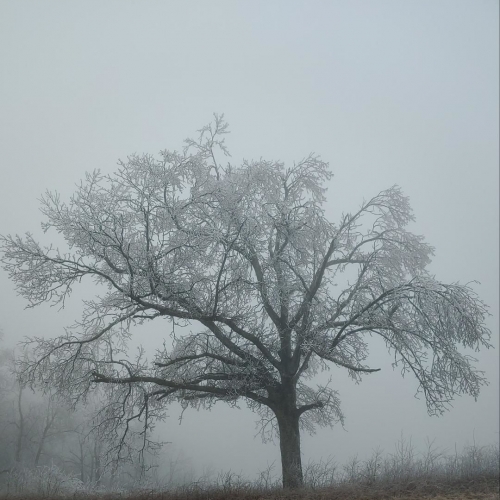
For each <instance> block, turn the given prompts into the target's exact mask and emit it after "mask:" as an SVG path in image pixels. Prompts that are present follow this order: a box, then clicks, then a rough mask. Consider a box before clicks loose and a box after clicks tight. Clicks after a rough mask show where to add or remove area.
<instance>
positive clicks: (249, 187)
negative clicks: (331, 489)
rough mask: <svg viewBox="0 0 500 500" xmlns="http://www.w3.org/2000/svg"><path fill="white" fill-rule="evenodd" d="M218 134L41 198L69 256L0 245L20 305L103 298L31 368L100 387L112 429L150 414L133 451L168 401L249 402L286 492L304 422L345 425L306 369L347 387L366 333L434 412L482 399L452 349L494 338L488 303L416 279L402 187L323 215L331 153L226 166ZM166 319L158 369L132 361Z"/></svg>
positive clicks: (21, 244)
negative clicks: (66, 193) (145, 335)
mask: <svg viewBox="0 0 500 500" xmlns="http://www.w3.org/2000/svg"><path fill="white" fill-rule="evenodd" d="M226 132H227V124H226V123H225V122H224V121H223V118H222V117H219V116H216V117H215V122H214V123H212V124H211V125H209V126H207V127H204V128H203V129H201V131H200V136H199V138H198V139H197V140H188V141H187V146H186V148H185V149H184V151H183V152H182V153H180V152H176V151H173V152H171V151H163V152H162V153H161V154H160V156H159V157H158V158H155V157H153V156H150V155H143V156H136V155H134V156H131V157H129V158H128V160H127V161H125V162H120V164H119V168H118V170H117V172H116V173H115V174H114V175H111V176H107V175H103V174H102V173H100V172H98V171H95V172H93V173H90V174H87V175H86V178H85V180H83V181H82V182H81V184H80V186H79V187H78V189H77V190H76V193H75V194H74V195H73V197H72V198H71V199H70V201H69V202H68V203H65V202H63V201H61V199H60V197H59V195H58V194H54V193H50V192H48V193H47V194H46V195H45V196H44V197H43V199H42V212H43V214H44V215H45V217H46V219H45V222H44V223H43V225H42V226H43V229H44V230H45V231H48V230H49V229H54V230H55V231H56V232H58V233H60V234H61V235H62V236H63V237H64V239H65V240H66V242H67V248H66V249H65V250H64V251H62V250H58V249H56V248H53V247H43V246H41V245H40V244H39V243H37V241H35V239H34V238H33V237H32V236H31V235H30V234H29V233H28V234H26V235H25V237H24V238H22V237H19V236H10V235H9V236H3V237H2V239H1V242H2V246H3V257H2V259H3V260H2V261H3V263H4V267H5V269H6V270H7V271H8V273H9V275H10V278H11V279H12V280H13V282H14V283H15V285H16V288H17V291H18V292H19V293H20V294H22V295H23V296H24V297H25V298H26V299H27V301H28V303H29V306H36V305H37V304H40V303H42V302H50V303H64V301H65V300H66V299H67V298H68V296H69V294H70V292H71V289H72V287H73V286H75V285H77V284H78V283H80V282H81V281H82V280H86V279H90V280H93V281H94V282H95V283H96V284H97V285H99V290H100V291H102V290H105V291H104V292H103V293H102V294H101V295H99V296H98V297H97V298H96V299H95V300H92V301H87V302H85V304H84V312H83V317H82V319H81V321H80V322H78V323H77V324H75V325H74V326H72V327H71V328H68V329H67V330H66V333H65V334H64V335H62V336H60V337H59V338H56V339H43V338H36V339H31V340H32V342H33V345H34V349H35V351H34V352H35V354H36V358H35V359H33V360H31V361H28V362H27V365H26V366H25V376H26V378H27V379H30V380H31V381H32V382H36V383H41V384H42V385H44V386H48V387H52V388H56V389H57V390H58V392H59V393H60V394H65V395H67V396H68V397H73V398H74V399H75V400H77V399H79V398H81V397H84V396H85V394H86V393H87V391H88V390H89V388H92V387H93V386H95V384H105V387H106V389H107V391H108V397H107V401H108V405H107V408H106V415H105V417H106V418H105V422H106V423H107V425H109V426H110V427H109V428H110V429H115V430H116V431H117V432H118V429H119V428H120V426H122V429H123V428H124V429H125V430H126V429H128V428H130V423H131V422H132V421H133V420H139V421H141V422H143V425H144V428H143V431H142V434H141V435H142V436H143V438H144V440H145V441H144V446H146V444H147V442H146V441H147V438H146V436H147V435H148V433H147V431H148V429H149V428H150V426H151V425H152V424H151V423H150V422H151V419H152V418H161V417H162V416H163V412H164V408H165V407H166V405H168V404H169V402H171V401H174V400H175V401H179V402H180V403H181V404H182V405H184V406H194V407H196V408H199V407H206V406H210V405H212V404H213V403H214V402H216V401H225V402H227V403H229V404H235V403H236V401H237V400H238V399H241V398H243V399H245V400H246V401H247V403H248V405H249V406H250V407H251V408H252V409H253V410H255V411H256V412H257V413H259V415H260V416H261V417H262V422H263V426H264V427H265V426H267V424H270V425H271V427H273V428H274V430H276V431H277V432H278V435H279V442H280V448H281V458H282V470H283V485H284V486H285V487H298V486H300V485H301V484H302V468H301V453H300V429H301V428H305V429H308V430H311V429H313V428H314V426H315V425H316V424H319V425H332V424H333V423H335V422H338V421H340V422H342V420H343V415H342V412H341V409H340V401H339V398H338V395H337V392H336V391H335V390H334V389H332V388H330V387H329V386H312V383H311V382H309V383H308V382H307V381H308V379H310V378H311V377H312V376H313V375H314V374H316V373H317V372H318V371H321V370H324V369H325V368H327V367H328V366H329V365H336V366H338V367H342V368H345V369H346V370H348V373H349V375H350V376H351V377H352V378H353V379H355V380H360V378H361V377H362V375H363V374H370V373H372V372H376V371H377V368H371V367H369V366H367V365H366V359H367V356H368V343H367V338H369V337H374V338H378V339H380V341H381V342H383V343H384V344H385V345H386V347H387V349H388V350H389V351H390V352H391V353H392V355H393V357H394V365H395V366H398V367H400V368H401V370H402V373H403V374H404V373H406V372H411V373H413V375H414V376H415V377H416V378H417V380H418V383H419V391H421V392H422V393H423V395H424V396H425V400H426V402H427V407H428V411H429V413H430V414H436V413H437V414H439V413H441V412H443V411H444V410H445V409H446V408H447V406H448V404H449V402H450V401H451V400H452V398H453V397H454V396H455V395H456V394H463V393H466V394H470V395H472V396H473V397H477V396H478V394H479V390H480V387H481V385H482V384H483V383H484V382H485V380H484V377H483V374H482V372H480V371H478V370H477V369H476V368H475V367H474V360H473V359H472V358H471V357H469V356H468V355H466V354H465V352H466V350H463V349H461V348H462V347H465V348H471V349H478V348H479V347H481V346H486V347H487V346H489V344H488V340H489V337H490V332H489V331H488V330H487V329H486V328H485V326H484V319H485V315H486V314H487V312H486V306H485V305H484V304H483V302H481V301H480V300H479V298H478V297H477V296H476V294H475V293H474V292H473V290H472V289H471V288H470V287H469V286H464V285H459V284H456V283H455V284H443V283H440V282H439V281H436V279H435V278H434V277H433V276H432V275H430V274H429V273H428V272H427V271H426V265H427V264H428V263H429V261H430V256H431V255H432V248H431V247H430V246H429V245H427V244H426V243H425V242H424V240H423V238H422V237H421V236H415V235H414V234H412V233H410V232H408V231H407V230H406V227H407V225H408V223H409V222H410V221H412V220H413V216H412V211H411V209H410V205H409V203H408V198H406V197H405V196H403V194H402V193H401V190H400V189H399V188H398V187H396V186H395V187H391V188H389V189H387V190H386V191H382V192H381V193H379V194H378V195H376V196H375V197H373V198H371V199H369V200H368V201H365V202H363V203H362V204H361V206H360V207H359V210H357V211H356V212H355V213H345V214H343V215H341V216H340V220H339V221H338V222H337V223H334V222H331V221H330V220H328V219H327V218H326V216H325V212H324V208H323V205H324V202H325V200H326V197H325V196H326V188H325V186H326V184H327V181H329V180H330V178H331V173H330V171H329V168H328V164H327V163H325V162H323V161H321V159H320V158H319V157H317V156H314V155H310V156H308V157H307V158H305V159H303V160H301V161H299V162H298V163H295V164H294V165H293V166H289V167H287V166H285V165H284V164H283V163H280V162H273V161H264V160H259V161H252V162H247V161H244V162H243V163H242V164H241V165H240V166H236V165H232V164H230V163H228V164H226V165H225V166H224V165H223V164H222V163H221V162H220V161H218V160H217V159H216V156H217V154H219V153H220V152H222V153H223V154H225V155H228V152H227V150H226V147H225V144H224V138H223V135H224V134H225V133H226ZM336 285H342V286H339V287H337V286H336ZM161 318H167V319H169V320H170V322H169V323H165V332H166V333H165V335H166V337H167V331H169V330H170V325H171V326H173V327H175V326H177V327H178V328H177V329H175V330H174V331H175V334H174V335H173V336H172V342H171V343H170V341H168V339H166V340H165V342H164V343H163V345H160V346H159V347H158V350H157V351H156V356H155V358H154V360H152V361H151V362H149V361H148V360H147V359H146V358H145V356H144V354H143V352H142V351H140V352H139V355H138V356H137V357H135V358H133V357H131V356H130V355H128V354H127V349H126V346H127V340H128V339H129V337H130V335H132V334H133V333H134V326H135V325H137V324H140V323H142V322H145V321H151V320H157V319H158V320H159V319H161ZM179 327H186V328H184V329H182V328H180V329H179ZM266 428H269V427H266ZM118 451H119V450H118Z"/></svg>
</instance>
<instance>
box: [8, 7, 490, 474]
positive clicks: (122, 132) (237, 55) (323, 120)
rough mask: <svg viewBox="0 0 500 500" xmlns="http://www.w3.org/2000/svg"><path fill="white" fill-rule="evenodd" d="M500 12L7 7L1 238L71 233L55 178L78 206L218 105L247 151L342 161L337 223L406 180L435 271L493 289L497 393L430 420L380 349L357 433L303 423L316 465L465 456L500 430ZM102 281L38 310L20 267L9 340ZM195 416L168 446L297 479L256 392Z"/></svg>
mask: <svg viewBox="0 0 500 500" xmlns="http://www.w3.org/2000/svg"><path fill="white" fill-rule="evenodd" d="M498 11H499V4H498V1H497V0H470V1H461V0H450V1H447V0H440V1H439V2H436V1H434V0H429V1H425V0H418V1H409V0H408V1H401V0H393V1H384V0H378V1H377V2H370V1H367V0H365V1H356V0H343V1H335V0H329V1H326V0H325V1H314V0H307V1H298V0H293V1H290V0H286V1H278V0H271V1H257V0H251V1H250V0H247V1H238V0H230V1H229V0H228V1H222V0H212V1H180V0H179V1H148V0H146V1H140V2H139V1H135V2H132V1H126V0H120V1H110V0H107V1H104V2H103V1H89V0H86V1H85V2H63V1H57V2H54V1H50V0H45V1H43V2H35V1H31V2H26V1H22V0H15V1H14V0H12V1H5V0H0V168H1V181H0V233H2V234H7V233H19V234H23V233H25V232H26V231H30V232H32V233H33V234H34V235H35V236H36V237H37V238H40V239H41V240H42V241H44V242H50V241H57V242H60V239H59V238H58V237H57V236H54V235H51V234H48V235H45V236H43V233H42V231H41V228H40V222H41V220H42V216H41V214H40V212H39V210H38V208H39V202H38V199H39V198H40V196H41V194H42V193H43V192H44V191H45V190H46V189H50V190H57V191H58V192H60V193H61V196H62V197H63V198H69V197H70V195H71V194H72V192H73V191H74V186H75V184H76V183H77V182H78V181H79V180H80V179H81V178H82V177H83V176H84V173H85V172H86V171H91V170H94V169H97V168H99V169H101V170H103V171H105V172H112V171H113V170H115V168H116V162H117V160H118V159H119V158H126V156H127V155H129V154H132V153H143V152H147V153H153V154H156V153H158V152H159V151H160V150H161V149H165V148H166V149H180V148H182V146H183V140H184V139H185V138H186V137H189V136H194V135H195V134H196V130H197V129H199V128H200V127H201V126H203V125H204V124H206V123H208V122H209V121H210V120H211V118H212V113H213V112H218V113H225V117H226V119H227V121H228V122H229V123H230V128H231V135H230V136H228V137H227V139H226V142H227V145H228V147H229V149H230V151H231V153H232V160H231V161H233V162H235V163H238V162H240V161H241V160H242V159H243V158H247V159H251V158H255V159H258V158H260V157H262V158H265V159H273V160H277V159H281V160H283V161H285V162H292V161H293V160H299V159H301V158H303V157H304V156H306V155H307V154H308V153H310V152H312V151H314V152H316V153H318V154H320V155H321V157H322V158H323V159H324V160H325V161H328V162H330V165H331V168H332V170H333V172H334V178H333V180H332V181H331V184H330V186H329V191H328V204H327V216H328V217H329V218H330V219H331V220H333V221H338V220H339V219H340V216H341V213H342V211H350V210H354V209H355V208H356V207H357V206H358V205H359V204H360V203H361V202H362V200H363V198H369V197H371V196H373V195H375V194H377V193H378V192H379V191H381V190H382V189H385V188H388V187H390V186H392V185H393V184H398V185H400V186H401V188H402V189H403V192H404V193H405V194H407V195H409V196H410V200H411V204H412V207H413V209H414V212H415V215H416V222H415V223H414V224H413V225H412V230H413V231H414V232H415V233H418V234H423V235H425V237H426V240H427V241H428V242H429V243H430V244H431V245H433V246H434V247H435V248H436V252H435V258H434V260H433V262H432V264H431V266H430V269H431V272H432V273H434V274H436V276H437V278H438V279H440V280H441V281H444V282H455V281H459V282H460V283H466V282H469V281H472V280H477V281H479V282H480V283H481V284H480V285H479V284H478V285H474V289H475V290H476V291H477V292H478V293H479V294H480V296H481V298H482V299H483V300H484V301H485V302H486V303H487V304H488V305H489V306H490V312H491V317H490V318H489V320H488V326H489V327H490V328H491V330H492V333H493V344H494V345H495V349H494V350H490V351H486V352H480V353H478V354H476V356H477V358H478V359H479V363H480V365H481V367H482V368H483V369H484V371H485V373H486V376H487V377H488V379H489V380H490V386H489V387H487V388H485V389H483V392H482V394H481V396H480V398H479V400H478V401H477V402H476V403H475V402H474V401H473V400H472V399H471V398H466V397H464V398H460V399H459V400H457V401H456V402H455V404H454V409H453V410H452V411H451V412H449V413H447V414H446V415H444V416H443V417H441V418H436V417H432V418H431V417H428V416H427V412H426V406H425V402H424V401H423V400H417V399H415V398H414V394H415V391H416V388H417V384H416V382H415V380H414V379H413V378H411V377H410V376H407V377H406V378H405V379H402V378H401V376H400V375H399V373H398V372H393V370H392V367H391V359H390V358H389V356H388V355H386V354H385V353H384V351H383V349H380V348H379V347H377V345H375V346H374V349H373V354H372V357H371V358H370V361H371V363H372V364H376V365H377V367H380V368H382V371H381V372H379V373H376V374H373V375H371V376H367V377H365V379H364V382H363V383H362V384H360V385H355V384H354V383H353V382H352V381H350V380H348V378H347V376H346V374H345V373H344V371H342V370H340V369H337V368H334V369H332V371H331V372H330V373H329V374H328V375H331V377H332V385H333V387H334V388H335V389H337V390H338V391H339V393H340V397H341V399H342V401H343V410H344V413H345V416H346V425H345V429H342V427H341V426H337V427H335V428H333V429H329V428H327V429H320V430H319V431H318V432H317V434H316V435H315V436H312V437H309V436H308V435H307V434H304V435H303V441H302V443H303V445H302V449H303V453H304V461H305V463H307V461H308V460H309V459H315V460H318V459H320V458H321V457H325V458H326V457H327V456H329V455H333V456H334V457H335V458H336V460H337V461H338V462H343V461H345V460H346V459H347V458H348V457H350V456H352V455H354V454H358V455H359V456H360V457H361V458H363V457H366V456H367V455H368V454H370V452H371V451H372V450H373V449H374V448H376V447H377V446H380V447H382V448H383V449H385V450H386V451H388V452H390V451H392V449H393V446H394V443H395V442H396V440H397V439H398V438H399V437H400V435H401V433H403V434H404V435H405V436H406V437H407V438H410V437H412V439H413V442H414V443H415V444H416V445H417V446H420V445H422V444H423V443H424V441H425V438H426V437H429V438H430V439H433V438H437V444H438V445H441V447H442V448H445V449H448V450H450V451H452V450H453V449H454V446H455V444H457V446H458V447H461V446H463V445H464V444H466V443H467V442H469V443H470V442H472V439H473V436H474V437H475V439H476V441H477V442H478V443H479V444H488V443H491V442H495V441H498V437H499V435H498V419H499V400H498V391H499V382H498V380H499V374H498V365H499V363H498V352H499V351H498V345H499V342H498V325H499V311H498V302H499V297H498V289H499V249H498V241H499V214H498V198H499V196H498V180H499V179H498V162H499V139H498V136H499V130H498V129H499V127H498V123H499V122H498V117H499V100H498V91H499V85H498V83H499V82H498V75H499V62H498V61H499V54H498V41H499V40H498V38H499V26H498V18H499V12H498ZM92 292H93V288H92V286H91V285H88V286H87V285H85V286H83V287H82V288H81V289H80V290H77V289H75V293H74V296H73V298H72V300H71V301H70V302H69V303H68V304H67V307H66V308H65V310H63V311H58V310H57V308H50V307H49V306H45V305H44V306H39V307H38V308H36V309H30V310H24V306H25V305H26V304H25V302H24V299H21V298H19V297H17V296H16V295H15V292H14V289H13V286H12V284H11V283H10V282H9V280H8V278H7V275H6V274H5V273H4V272H3V271H1V273H0V328H2V330H3V331H4V341H3V343H2V344H0V347H1V346H2V345H3V346H12V345H14V343H15V342H16V341H18V340H20V339H22V337H23V336H25V335H47V336H55V335H58V334H60V333H61V329H62V327H63V326H67V325H69V324H71V323H72V322H73V321H74V320H76V319H79V317H80V312H81V304H80V298H81V297H91V296H92ZM168 333H169V330H168V324H167V322H160V323H159V324H157V325H156V324H155V325H151V327H149V328H147V329H141V330H140V331H138V333H137V337H138V341H140V342H143V343H144V344H145V345H147V346H149V347H154V346H155V342H158V341H161V338H162V336H163V335H167V334H168ZM178 416H179V408H178V407H172V409H171V411H170V418H169V419H167V421H166V423H165V424H163V425H161V426H160V427H159V430H161V435H162V438H163V439H164V440H165V441H171V442H172V443H173V445H174V446H175V448H176V449H177V450H182V451H183V452H184V454H185V455H186V456H188V457H189V458H190V459H191V461H192V463H193V465H194V466H196V467H197V468H198V469H199V470H201V469H203V467H207V466H208V465H209V464H211V465H212V466H213V467H215V468H216V469H226V470H227V469H230V468H231V469H232V470H234V471H236V472H239V471H243V472H244V473H245V474H248V475H250V474H252V473H254V472H255V471H257V470H259V469H263V468H264V467H265V465H266V463H271V462H273V461H276V464H277V470H278V471H279V449H278V446H277V445H273V444H266V445H264V444H262V443H261V441H260V438H258V437H257V438H255V439H254V435H255V434H256V432H257V430H256V428H255V421H256V420H257V416H256V415H254V414H252V413H251V412H249V411H248V410H246V408H245V404H244V402H242V404H241V410H237V409H230V408H228V407H227V406H224V405H223V404H218V405H217V406H216V407H215V408H214V409H213V410H212V411H211V412H210V413H208V412H203V411H202V412H200V413H196V412H195V411H193V410H188V411H187V412H186V413H185V414H184V420H183V423H182V425H181V426H180V427H179V425H178V420H177V419H178Z"/></svg>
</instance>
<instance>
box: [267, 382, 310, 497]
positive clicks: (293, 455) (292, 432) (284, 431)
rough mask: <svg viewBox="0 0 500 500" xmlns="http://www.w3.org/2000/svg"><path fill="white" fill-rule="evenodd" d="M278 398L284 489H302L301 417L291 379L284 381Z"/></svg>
mask: <svg viewBox="0 0 500 500" xmlns="http://www.w3.org/2000/svg"><path fill="white" fill-rule="evenodd" d="M276 396H277V399H278V401H279V403H278V405H277V407H276V408H275V410H274V413H275V415H276V420H277V421H278V429H279V435H280V450H281V467H282V471H283V488H301V487H302V486H303V477H302V460H301V456H300V431H299V418H300V416H299V413H298V411H297V406H296V400H297V396H296V390H295V384H294V383H293V382H292V381H291V380H290V379H288V380H286V379H285V380H283V382H282V384H281V385H280V388H279V390H278V391H277V394H276Z"/></svg>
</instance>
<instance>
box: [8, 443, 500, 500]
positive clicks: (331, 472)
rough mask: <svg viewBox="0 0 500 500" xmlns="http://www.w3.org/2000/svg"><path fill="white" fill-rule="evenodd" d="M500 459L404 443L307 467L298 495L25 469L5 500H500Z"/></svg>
mask: <svg viewBox="0 0 500 500" xmlns="http://www.w3.org/2000/svg"><path fill="white" fill-rule="evenodd" d="M499 456H500V455H499V448H498V446H497V445H495V446H484V447H478V446H476V445H473V446H469V447H466V448H465V449H464V450H463V451H462V452H461V453H455V454H453V455H447V454H445V453H443V452H440V451H439V450H437V449H435V448H434V447H433V446H432V444H430V445H429V446H428V449H427V451H426V452H425V453H420V454H419V453H417V452H416V451H415V448H414V447H413V446H412V444H411V441H410V442H408V441H404V440H401V441H400V442H398V444H397V445H396V448H395V452H394V453H392V454H388V455H383V454H382V453H380V452H375V453H374V454H373V455H372V456H371V457H370V458H369V459H367V460H358V459H356V458H353V459H351V460H350V461H349V462H347V463H345V464H343V465H342V466H338V465H337V464H336V463H335V462H334V461H333V460H327V461H324V462H320V463H308V464H305V465H304V482H305V485H306V486H305V487H304V488H303V489H300V490H293V491H286V490H283V489H281V488H280V478H279V477H275V476H273V475H272V470H271V469H268V470H266V471H264V472H261V473H260V475H259V478H258V479H257V480H256V481H253V482H251V481H248V480H245V479H244V478H243V477H242V476H241V475H239V474H235V473H232V472H226V473H220V474H219V475H218V476H217V477H215V478H207V477H204V478H200V479H199V480H198V481H195V482H192V483H190V484H181V485H174V484H158V483H156V484H151V483H150V484H147V485H146V484H142V485H137V486H136V487H135V488H133V491H132V490H130V489H129V491H120V490H119V489H118V488H117V487H115V488H113V490H114V491H110V488H109V487H108V491H106V490H104V488H103V487H101V488H97V487H96V486H95V485H94V487H92V485H84V484H78V482H75V481H74V479H72V478H67V479H65V478H64V476H61V475H60V474H59V475H58V474H57V473H55V471H54V469H49V468H45V469H44V468H38V469H37V470H36V471H34V470H33V469H29V470H28V469H19V470H17V471H16V470H12V471H11V473H9V474H8V477H6V478H4V480H3V483H2V484H1V488H2V490H1V491H0V500H6V499H9V500H24V499H26V500H28V499H30V500H42V499H43V500H46V499H51V498H54V499H60V500H65V499H68V500H69V499H72V500H118V499H120V500H230V499H234V500H299V499H304V500H326V499H331V500H382V499H388V500H389V499H393V500H396V499H400V500H424V499H431V498H432V499H434V500H450V499H457V500H469V499H478V500H480V499H482V500H493V499H499V498H500V496H499V468H500V460H499ZM34 472H35V473H34Z"/></svg>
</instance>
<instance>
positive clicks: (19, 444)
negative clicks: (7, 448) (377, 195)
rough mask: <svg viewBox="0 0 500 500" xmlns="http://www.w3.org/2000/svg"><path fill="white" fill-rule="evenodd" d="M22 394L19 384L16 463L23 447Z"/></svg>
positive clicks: (19, 458)
mask: <svg viewBox="0 0 500 500" xmlns="http://www.w3.org/2000/svg"><path fill="white" fill-rule="evenodd" d="M22 395H23V388H22V386H19V396H18V398H17V410H18V411H19V425H18V426H17V427H18V430H19V434H18V435H17V444H16V463H19V462H20V461H21V450H22V447H23V438H24V415H23V407H22V404H21V398H22Z"/></svg>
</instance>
